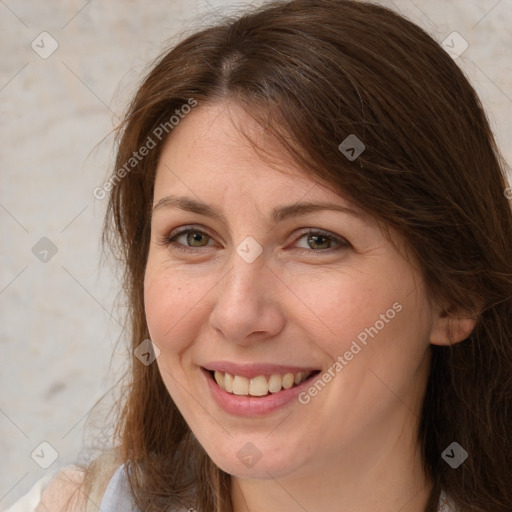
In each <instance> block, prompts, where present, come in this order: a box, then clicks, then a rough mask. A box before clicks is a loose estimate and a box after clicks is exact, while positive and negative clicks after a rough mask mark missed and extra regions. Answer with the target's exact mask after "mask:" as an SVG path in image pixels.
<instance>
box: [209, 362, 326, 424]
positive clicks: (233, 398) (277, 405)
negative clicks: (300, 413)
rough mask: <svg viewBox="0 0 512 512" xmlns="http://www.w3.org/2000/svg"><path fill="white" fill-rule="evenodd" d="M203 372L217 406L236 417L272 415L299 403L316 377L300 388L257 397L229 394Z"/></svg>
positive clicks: (302, 383) (306, 381) (296, 387)
mask: <svg viewBox="0 0 512 512" xmlns="http://www.w3.org/2000/svg"><path fill="white" fill-rule="evenodd" d="M201 371H202V372H203V375H204V378H205V379H206V382H207V385H208V387H209V389H210V392H211V394H212V396H213V399H214V400H215V402H216V403H217V405H219V406H220V407H221V408H222V409H224V411H226V412H227V413H229V414H233V415H236V416H260V415H264V414H270V413H272V412H274V411H277V410H278V409H281V408H283V407H285V406H286V405H289V404H290V403H291V402H293V401H294V400H295V401H297V402H298V398H297V397H298V396H299V394H300V393H301V392H302V391H303V390H305V389H306V388H307V387H308V386H309V384H310V382H309V381H310V380H311V378H312V377H313V376H315V375H316V374H315V375H313V376H311V377H310V378H309V379H306V380H305V381H304V382H301V383H300V384H299V385H298V386H294V387H292V388H290V389H282V390H281V391H279V392H277V393H271V394H268V395H265V396H261V397H255V396H246V395H235V394H233V393H228V392H227V391H224V390H223V389H221V388H220V387H219V386H218V385H217V383H216V382H215V381H214V380H213V379H212V378H211V375H210V374H209V373H208V372H207V371H206V370H205V369H203V368H201Z"/></svg>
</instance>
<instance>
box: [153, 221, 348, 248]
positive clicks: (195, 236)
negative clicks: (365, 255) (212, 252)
mask: <svg viewBox="0 0 512 512" xmlns="http://www.w3.org/2000/svg"><path fill="white" fill-rule="evenodd" d="M180 238H182V241H179V239H180ZM303 238H304V239H306V243H307V244H308V247H309V248H310V249H313V250H307V249H304V248H300V247H299V250H300V251H301V252H307V253H309V254H311V253H320V254H323V253H326V252H329V253H330V252H334V251H339V250H342V249H345V248H347V247H349V246H350V243H349V242H348V241H347V240H345V239H344V238H342V237H339V236H336V235H333V234H332V233H329V232H326V231H322V230H318V229H309V230H308V231H306V232H304V233H302V235H301V236H300V237H299V238H297V239H296V242H295V243H297V242H298V241H299V240H302V239H303ZM212 240H213V238H212V237H211V236H210V235H209V234H208V233H206V232H205V231H202V230H200V229H192V228H190V227H185V228H183V229H181V230H179V231H173V232H171V233H170V234H169V235H165V236H163V237H162V238H161V240H160V241H159V242H158V243H159V244H160V245H163V246H166V247H167V246H172V248H173V249H177V250H179V251H184V252H188V253H197V251H196V250H195V249H200V248H202V247H208V242H209V241H212ZM333 243H334V244H336V245H337V246H338V247H334V248H333V247H332V245H333ZM210 246H211V245H210Z"/></svg>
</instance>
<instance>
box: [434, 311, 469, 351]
mask: <svg viewBox="0 0 512 512" xmlns="http://www.w3.org/2000/svg"><path fill="white" fill-rule="evenodd" d="M476 322H477V318H476V317H475V316H473V317H470V316H466V317H463V316H459V315H458V314H456V313H454V314H451V313H447V312H443V313H441V314H439V316H438V317H437V318H436V319H435V320H434V324H433V326H432V331H431V332H430V343H432V344H433V345H453V344H454V343H459V342H461V341H464V340H465V339H467V338H468V337H469V336H470V334H471V333H472V332H473V329H474V328H475V326H476Z"/></svg>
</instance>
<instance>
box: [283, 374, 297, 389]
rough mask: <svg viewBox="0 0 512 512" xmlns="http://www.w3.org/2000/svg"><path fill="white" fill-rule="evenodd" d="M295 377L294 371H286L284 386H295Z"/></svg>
mask: <svg viewBox="0 0 512 512" xmlns="http://www.w3.org/2000/svg"><path fill="white" fill-rule="evenodd" d="M294 381H295V377H294V375H293V373H285V374H284V377H283V388H284V389H290V388H291V387H292V386H293V383H294Z"/></svg>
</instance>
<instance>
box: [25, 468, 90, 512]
mask: <svg viewBox="0 0 512 512" xmlns="http://www.w3.org/2000/svg"><path fill="white" fill-rule="evenodd" d="M84 476H85V471H84V470H83V469H82V468H79V467H78V466H68V467H65V468H63V469H61V470H60V471H59V472H58V473H57V474H56V475H55V477H54V478H53V479H52V480H50V482H49V484H48V485H47V486H46V488H45V489H44V491H43V492H42V494H41V500H40V502H39V505H38V506H37V508H36V509H35V512H50V511H51V512H78V511H82V510H85V508H84V506H85V498H84V495H83V493H81V492H80V490H81V489H80V488H81V486H82V485H83V481H84Z"/></svg>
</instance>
